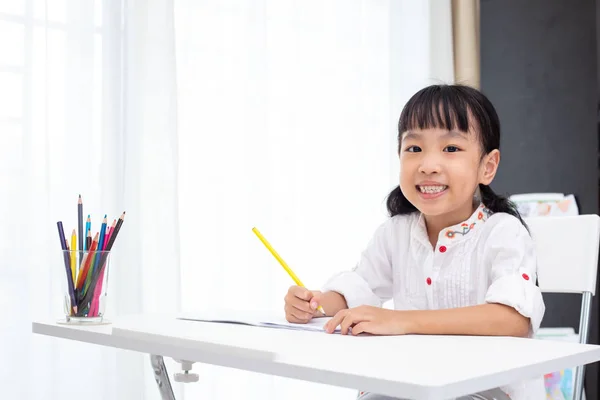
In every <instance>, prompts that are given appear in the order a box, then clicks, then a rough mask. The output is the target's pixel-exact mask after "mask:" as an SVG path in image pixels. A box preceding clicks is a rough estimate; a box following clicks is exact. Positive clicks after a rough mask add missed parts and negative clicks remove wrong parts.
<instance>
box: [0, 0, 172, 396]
mask: <svg viewBox="0 0 600 400" xmlns="http://www.w3.org/2000/svg"><path fill="white" fill-rule="evenodd" d="M0 38H1V39H0V88H2V90H0V163H2V168H0V179H1V183H2V187H3V189H2V193H3V195H2V196H0V207H1V208H2V210H3V211H2V213H1V214H0V215H1V217H0V221H1V222H0V243H1V244H0V246H1V248H2V251H1V254H2V262H1V263H0V304H1V305H2V310H3V315H2V318H1V319H0V320H1V321H2V322H1V325H0V359H2V360H3V362H2V363H1V367H0V387H2V397H3V398H15V399H16V398H20V399H21V398H22V399H44V400H46V399H51V400H52V399H67V398H75V397H81V396H83V397H85V398H86V399H98V400H99V399H134V398H138V399H141V398H143V399H152V398H158V393H157V391H156V388H155V383H154V382H153V379H152V375H151V369H150V367H149V363H148V360H147V358H146V357H144V356H143V355H141V354H136V353H130V352H122V351H116V350H114V349H109V348H103V347H96V346H92V345H86V344H80V343H76V342H66V341H61V340H57V339H52V338H47V337H42V336H37V335H32V334H31V333H30V332H31V320H35V319H48V320H55V319H58V318H59V317H60V315H61V310H62V307H61V284H60V282H61V281H62V280H63V279H64V269H63V268H62V267H61V258H60V253H59V248H58V246H59V242H58V236H57V230H56V221H58V220H62V221H63V223H64V225H65V230H66V231H67V233H69V232H70V231H71V230H72V229H73V228H75V227H76V226H77V225H76V216H77V212H76V202H77V195H78V194H81V195H82V197H83V200H84V213H85V214H86V215H87V214H88V213H89V214H91V216H92V218H93V223H94V229H97V228H98V226H99V224H100V221H101V218H102V216H103V215H104V214H105V213H106V214H108V215H109V218H115V217H117V216H118V215H119V214H120V213H121V212H122V211H124V210H126V211H127V216H126V219H125V223H124V225H123V228H122V230H121V232H120V234H119V239H118V242H117V243H116V244H115V247H114V254H113V258H112V265H111V271H110V278H109V288H108V293H109V302H108V310H107V315H108V317H109V318H111V317H112V318H114V317H115V316H117V315H120V314H126V313H135V312H157V311H166V310H168V311H173V310H177V309H178V307H179V297H178V294H179V268H178V265H179V264H178V233H177V232H178V225H177V220H178V217H177V211H176V191H177V189H176V183H177V167H176V165H177V164H176V160H177V151H176V148H177V130H176V126H175V125H176V114H175V75H174V72H175V70H174V66H175V64H174V41H173V6H172V3H171V2H170V1H168V0H155V1H152V2H146V1H135V0H132V1H121V0H94V1H91V0H90V1H79V0H45V1H44V0H20V1H16V0H14V1H13V0H11V1H1V2H0ZM111 222H112V219H111Z"/></svg>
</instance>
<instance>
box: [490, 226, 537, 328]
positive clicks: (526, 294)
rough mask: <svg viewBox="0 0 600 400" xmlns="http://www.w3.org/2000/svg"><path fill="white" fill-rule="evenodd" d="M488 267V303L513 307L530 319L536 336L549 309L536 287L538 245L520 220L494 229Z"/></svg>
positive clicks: (491, 236)
mask: <svg viewBox="0 0 600 400" xmlns="http://www.w3.org/2000/svg"><path fill="white" fill-rule="evenodd" d="M488 222H489V221H488ZM486 265H491V271H490V274H489V283H490V286H489V287H488V290H487V292H486V296H485V301H486V303H499V304H504V305H507V306H510V307H513V308H514V309H515V310H517V311H518V312H519V313H520V314H521V315H523V316H525V317H528V318H529V319H530V322H531V324H530V333H535V332H536V331H537V329H538V328H539V327H540V323H541V322H542V318H543V316H544V311H545V305H544V300H543V298H542V292H541V291H540V288H539V287H538V286H537V285H536V278H537V261H536V255H535V247H534V243H533V240H532V238H531V236H530V235H529V232H528V231H527V229H525V227H524V226H523V224H521V222H520V221H519V220H518V219H517V218H514V217H512V216H511V217H510V218H506V219H505V220H503V221H501V222H499V223H498V224H497V225H496V226H495V227H494V229H493V231H492V232H491V235H490V237H489V239H488V241H487V246H486Z"/></svg>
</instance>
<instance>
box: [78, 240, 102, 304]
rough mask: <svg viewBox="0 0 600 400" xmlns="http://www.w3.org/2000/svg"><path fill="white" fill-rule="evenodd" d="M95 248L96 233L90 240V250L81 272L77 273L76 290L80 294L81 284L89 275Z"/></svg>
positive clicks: (96, 241) (96, 242)
mask: <svg viewBox="0 0 600 400" xmlns="http://www.w3.org/2000/svg"><path fill="white" fill-rule="evenodd" d="M97 246H98V234H97V233H96V236H94V240H92V244H91V246H90V249H89V251H88V252H87V257H86V259H85V263H84V264H83V267H82V269H81V272H80V273H79V276H78V277H77V290H79V292H80V293H81V292H82V288H83V282H84V280H85V278H86V277H87V275H88V273H89V270H90V264H91V263H92V258H93V255H94V253H95V252H96V248H97Z"/></svg>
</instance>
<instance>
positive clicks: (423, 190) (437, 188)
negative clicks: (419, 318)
mask: <svg viewBox="0 0 600 400" xmlns="http://www.w3.org/2000/svg"><path fill="white" fill-rule="evenodd" d="M447 187H448V186H419V190H420V191H421V193H439V192H441V191H443V190H445V189H446V188H447Z"/></svg>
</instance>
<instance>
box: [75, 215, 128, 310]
mask: <svg viewBox="0 0 600 400" xmlns="http://www.w3.org/2000/svg"><path fill="white" fill-rule="evenodd" d="M124 219H125V211H123V214H121V216H120V217H119V220H118V221H117V225H116V226H115V229H114V230H112V233H111V234H110V238H109V240H108V244H107V245H106V250H105V251H103V252H102V253H101V255H100V263H99V264H100V268H97V269H95V270H94V271H93V272H92V274H93V276H92V281H91V283H90V287H95V286H96V285H97V282H98V278H99V277H100V274H101V272H103V271H104V268H105V267H106V265H105V264H106V259H107V257H108V254H109V252H110V251H111V250H112V246H113V245H114V243H115V240H116V239H117V235H118V234H119V231H120V230H121V226H122V225H123V220H124ZM88 275H89V273H88ZM92 292H93V291H92V290H89V289H88V290H87V291H86V293H85V298H84V299H83V301H81V302H80V303H79V304H80V309H81V306H85V305H87V303H89V302H91V300H92V299H91V297H92V295H93V293H92Z"/></svg>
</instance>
